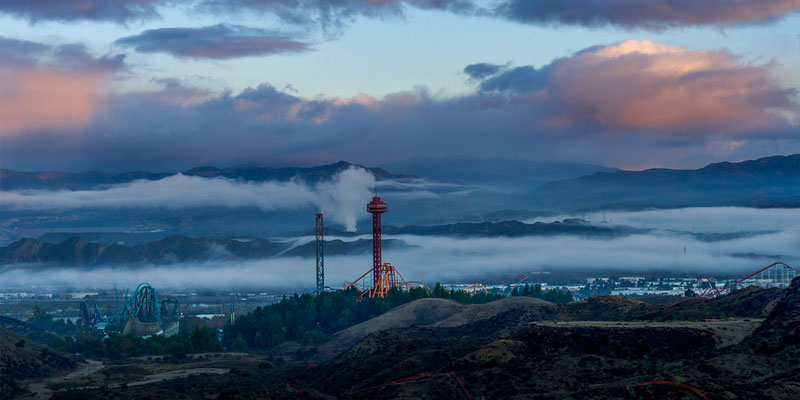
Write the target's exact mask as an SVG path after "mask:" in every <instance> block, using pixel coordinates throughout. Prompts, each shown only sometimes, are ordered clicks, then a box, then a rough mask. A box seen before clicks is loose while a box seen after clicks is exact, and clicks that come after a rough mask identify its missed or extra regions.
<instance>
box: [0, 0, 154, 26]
mask: <svg viewBox="0 0 800 400" xmlns="http://www.w3.org/2000/svg"><path fill="white" fill-rule="evenodd" d="M167 2H168V1H167V0H3V1H0V13H3V14H9V15H13V16H17V17H22V18H25V19H27V20H29V21H31V22H37V21H46V20H50V21H79V20H94V21H113V22H119V23H125V22H127V21H132V20H140V19H149V18H155V17H158V12H157V11H156V6H157V5H159V4H165V3H167Z"/></svg>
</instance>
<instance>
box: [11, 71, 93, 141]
mask: <svg viewBox="0 0 800 400" xmlns="http://www.w3.org/2000/svg"><path fill="white" fill-rule="evenodd" d="M105 75H106V74H105V73H103V72H87V73H64V72H60V71H54V70H41V69H12V70H5V71H1V72H0V104H2V107H0V121H2V122H0V136H8V135H13V134H18V133H22V132H26V131H31V130H37V129H48V130H55V131H63V130H65V129H70V128H73V129H74V128H80V127H82V126H85V125H86V124H87V123H88V122H89V121H90V120H91V118H92V116H93V115H94V111H95V109H96V107H97V101H98V96H97V94H98V91H99V89H100V88H101V86H102V85H103V82H104V80H105Z"/></svg>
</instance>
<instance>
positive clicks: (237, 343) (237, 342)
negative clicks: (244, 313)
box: [231, 333, 247, 351]
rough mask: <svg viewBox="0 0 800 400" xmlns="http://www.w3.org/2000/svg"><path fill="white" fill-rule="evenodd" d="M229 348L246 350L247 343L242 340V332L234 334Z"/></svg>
mask: <svg viewBox="0 0 800 400" xmlns="http://www.w3.org/2000/svg"><path fill="white" fill-rule="evenodd" d="M231 350H233V351H245V350H247V343H246V342H245V341H244V338H243V337H242V334H241V333H240V334H239V336H236V339H234V340H233V342H231Z"/></svg>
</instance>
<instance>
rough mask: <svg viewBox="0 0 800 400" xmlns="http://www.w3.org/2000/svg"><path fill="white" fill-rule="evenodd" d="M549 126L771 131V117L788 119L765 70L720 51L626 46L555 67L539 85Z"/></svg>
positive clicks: (785, 100) (786, 102)
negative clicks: (544, 89) (544, 93)
mask: <svg viewBox="0 0 800 400" xmlns="http://www.w3.org/2000/svg"><path fill="white" fill-rule="evenodd" d="M547 90H548V94H549V96H548V101H550V102H551V105H552V106H553V107H554V108H555V109H556V110H558V113H557V115H556V116H554V117H553V120H554V121H558V122H559V123H562V122H564V121H569V122H572V123H580V122H592V123H596V124H599V125H601V126H604V127H607V128H612V129H670V130H681V129H682V128H698V127H701V128H712V129H713V128H716V129H725V130H729V131H744V130H747V131H752V130H757V129H762V128H768V127H770V126H773V125H774V124H775V123H776V122H777V121H779V120H781V119H782V118H781V117H780V116H778V115H777V113H776V112H775V111H780V110H788V111H790V112H796V111H797V106H796V105H795V104H793V103H792V102H791V101H790V99H789V97H790V96H789V94H788V93H789V92H790V91H788V90H785V89H781V88H780V87H779V86H778V85H777V83H776V82H775V81H774V80H773V78H772V76H771V74H770V72H769V70H768V69H767V68H766V67H765V66H752V65H744V64H741V63H740V62H739V61H738V59H737V58H736V57H735V56H734V55H732V54H731V53H729V52H727V51H710V50H698V51H690V50H687V49H686V48H683V47H680V46H668V45H663V44H658V43H653V42H651V41H649V40H641V41H638V40H626V41H624V42H622V43H617V44H613V45H609V46H604V47H597V48H593V49H589V50H586V51H583V52H580V53H578V54H576V55H574V56H572V57H567V58H563V59H560V60H557V61H555V62H554V63H553V64H551V66H550V70H549V76H548V79H547Z"/></svg>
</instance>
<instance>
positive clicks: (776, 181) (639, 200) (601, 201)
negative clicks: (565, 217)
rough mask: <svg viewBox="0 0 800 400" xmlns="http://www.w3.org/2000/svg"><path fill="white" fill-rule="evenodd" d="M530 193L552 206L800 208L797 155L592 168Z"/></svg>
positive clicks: (799, 157) (542, 204) (538, 202)
mask: <svg viewBox="0 0 800 400" xmlns="http://www.w3.org/2000/svg"><path fill="white" fill-rule="evenodd" d="M532 197H533V199H532V201H533V202H534V203H535V204H536V205H537V206H539V207H548V208H551V209H577V208H599V207H602V208H643V207H659V208H676V207H710V206H746V207H800V154H793V155H788V156H773V157H765V158H760V159H757V160H749V161H743V162H738V163H731V162H721V163H714V164H709V165H707V166H705V167H703V168H700V169H696V170H675V169H665V168H656V169H648V170H644V171H616V172H596V173H593V174H591V175H586V176H582V177H579V178H575V179H569V180H562V181H555V182H550V183H547V184H545V185H542V186H541V187H539V188H538V189H537V190H536V191H534V193H533V195H532Z"/></svg>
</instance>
